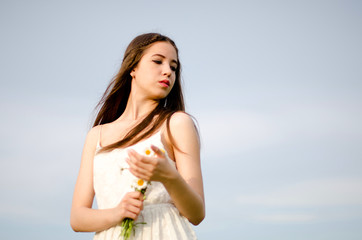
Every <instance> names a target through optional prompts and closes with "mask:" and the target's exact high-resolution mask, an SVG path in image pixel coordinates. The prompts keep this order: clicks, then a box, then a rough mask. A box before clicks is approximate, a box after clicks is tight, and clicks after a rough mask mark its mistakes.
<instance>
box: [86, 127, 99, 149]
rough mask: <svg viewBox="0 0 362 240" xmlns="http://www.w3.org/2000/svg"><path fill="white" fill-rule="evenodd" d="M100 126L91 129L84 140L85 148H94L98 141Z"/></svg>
mask: <svg viewBox="0 0 362 240" xmlns="http://www.w3.org/2000/svg"><path fill="white" fill-rule="evenodd" d="M100 129H101V125H98V126H95V127H93V128H92V129H91V130H89V132H88V134H87V137H86V140H85V147H87V148H95V147H96V145H97V142H98V139H99V133H100Z"/></svg>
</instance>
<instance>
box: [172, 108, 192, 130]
mask: <svg viewBox="0 0 362 240" xmlns="http://www.w3.org/2000/svg"><path fill="white" fill-rule="evenodd" d="M170 127H171V130H177V129H180V128H181V129H184V130H185V129H195V123H194V121H193V119H192V117H191V116H190V115H189V114H187V113H185V112H176V113H174V114H173V115H172V116H171V119H170Z"/></svg>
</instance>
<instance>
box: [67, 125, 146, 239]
mask: <svg viewBox="0 0 362 240" xmlns="http://www.w3.org/2000/svg"><path fill="white" fill-rule="evenodd" d="M98 136H99V126H98V127H94V128H92V129H91V130H90V131H89V133H88V135H87V138H86V141H85V144H84V149H83V154H82V160H81V165H80V169H79V174H78V178H77V182H76V184H75V189H74V195H73V202H72V209H71V216H70V224H71V227H72V229H73V230H74V231H76V232H78V231H81V232H98V231H102V230H105V229H108V228H110V227H112V226H115V225H116V224H118V223H120V222H121V221H122V220H123V219H124V218H125V217H129V218H132V219H136V218H137V216H138V214H139V212H140V210H141V208H142V200H141V199H142V196H141V194H140V193H139V192H132V193H128V194H127V195H126V196H125V197H124V198H123V199H122V201H121V202H120V204H119V205H118V206H117V207H115V208H111V209H102V210H98V209H92V203H93V198H94V190H93V158H94V153H95V150H96V144H97V140H98Z"/></svg>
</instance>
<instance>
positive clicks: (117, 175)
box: [93, 131, 197, 240]
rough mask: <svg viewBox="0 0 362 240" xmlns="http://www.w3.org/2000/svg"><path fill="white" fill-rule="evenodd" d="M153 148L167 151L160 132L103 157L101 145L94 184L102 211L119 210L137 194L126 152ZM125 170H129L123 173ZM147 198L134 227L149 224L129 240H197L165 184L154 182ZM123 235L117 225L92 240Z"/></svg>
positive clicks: (98, 147) (149, 188)
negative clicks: (130, 194)
mask: <svg viewBox="0 0 362 240" xmlns="http://www.w3.org/2000/svg"><path fill="white" fill-rule="evenodd" d="M151 144H152V145H155V146H157V147H158V148H160V149H165V148H164V146H163V144H162V141H161V131H158V132H157V133H155V134H154V135H152V136H151V137H149V138H146V139H144V140H142V141H141V142H138V143H136V144H135V145H132V146H130V147H127V148H123V149H114V150H112V151H110V152H104V153H98V151H99V150H100V149H101V146H100V143H99V141H98V144H97V149H96V155H95V157H94V163H93V184H94V190H95V194H96V200H97V205H98V208H99V209H107V208H113V207H115V206H117V205H118V204H119V202H120V201H121V200H122V198H123V197H124V195H125V194H126V193H127V192H130V191H134V189H132V187H131V185H132V177H133V175H131V173H130V172H129V171H128V170H127V168H128V164H127V162H126V161H125V159H126V158H127V157H128V154H127V149H130V148H132V149H134V150H135V151H137V152H139V153H142V152H144V151H145V150H146V149H150V146H151ZM166 157H167V159H168V160H169V162H170V163H171V165H173V166H174V167H175V162H174V161H172V160H171V159H170V158H169V157H168V156H167V153H166ZM122 168H126V170H123V171H122V170H121V169H122ZM145 196H146V200H145V201H144V203H143V210H142V211H141V213H140V215H139V216H138V219H137V220H136V221H135V223H138V222H145V223H146V224H138V225H137V226H136V227H135V232H134V234H132V235H131V237H130V240H189V239H197V238H196V235H195V232H194V230H193V229H192V227H191V224H190V223H189V221H188V220H187V219H186V218H185V217H184V216H182V215H181V214H180V213H179V211H178V209H177V208H176V207H175V205H174V204H173V203H172V199H171V197H170V195H169V194H168V192H167V191H166V189H165V187H164V186H163V184H162V183H160V182H153V181H152V182H151V185H149V186H148V188H147V190H146V193H145ZM120 233H121V227H120V225H117V226H114V227H111V228H109V229H107V230H104V231H101V232H97V233H96V234H95V236H94V238H93V240H116V239H117V240H118V239H121V238H120Z"/></svg>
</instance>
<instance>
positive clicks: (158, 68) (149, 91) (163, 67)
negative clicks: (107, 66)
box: [131, 42, 178, 100]
mask: <svg viewBox="0 0 362 240" xmlns="http://www.w3.org/2000/svg"><path fill="white" fill-rule="evenodd" d="M177 64H178V61H177V53H176V50H175V48H174V47H173V46H172V45H171V44H170V43H168V42H156V43H153V44H152V45H151V47H149V48H148V49H146V50H145V51H144V54H143V57H142V58H141V60H140V61H139V63H138V64H137V66H136V67H135V68H134V69H133V70H132V72H131V76H132V91H135V93H136V94H137V96H138V97H139V96H143V97H145V98H148V99H157V100H158V99H162V98H165V97H166V96H167V95H168V94H169V93H170V91H171V89H172V87H173V85H174V83H175V79H176V72H175V71H176V68H177Z"/></svg>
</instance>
